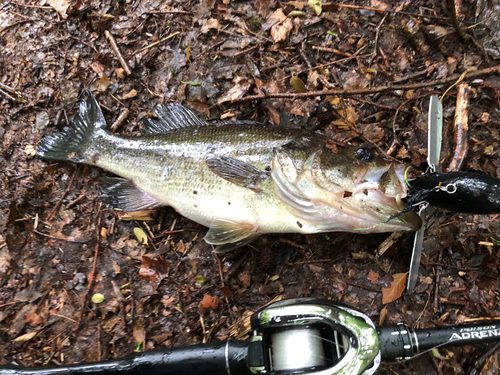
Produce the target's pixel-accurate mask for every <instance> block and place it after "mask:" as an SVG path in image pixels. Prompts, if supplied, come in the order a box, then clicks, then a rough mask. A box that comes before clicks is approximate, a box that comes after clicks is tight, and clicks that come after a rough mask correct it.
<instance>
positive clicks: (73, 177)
mask: <svg viewBox="0 0 500 375" xmlns="http://www.w3.org/2000/svg"><path fill="white" fill-rule="evenodd" d="M77 172H78V166H77V167H76V168H75V171H74V172H73V176H71V180H70V181H69V184H68V187H67V188H66V190H64V193H63V195H62V196H61V198H60V199H59V202H57V204H56V205H55V206H54V208H53V209H52V211H50V214H49V216H47V218H46V219H45V220H47V221H49V220H50V219H52V216H54V214H55V212H56V210H57V209H58V208H59V206H60V205H61V202H62V200H63V199H64V197H65V196H66V194H68V191H69V189H70V188H71V185H73V180H74V179H75V176H76V173H77Z"/></svg>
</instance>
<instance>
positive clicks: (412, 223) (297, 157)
mask: <svg viewBox="0 0 500 375" xmlns="http://www.w3.org/2000/svg"><path fill="white" fill-rule="evenodd" d="M155 114H156V116H157V117H156V118H146V119H145V120H143V126H144V129H143V130H142V132H143V136H141V137H130V136H123V135H118V134H115V133H113V132H111V130H109V129H108V127H107V125H106V121H105V119H104V116H103V114H102V112H101V109H100V107H99V105H98V103H97V101H96V99H95V98H94V96H93V95H92V93H91V92H90V91H86V92H85V93H84V100H83V101H82V103H81V104H80V108H79V113H78V114H77V115H76V116H75V118H74V119H73V121H72V123H71V127H70V128H67V129H65V131H63V132H59V133H55V134H52V135H49V136H47V137H45V138H43V139H42V140H41V141H40V143H39V144H38V147H37V152H38V155H40V156H41V157H44V158H47V159H54V160H68V161H72V162H75V163H86V164H90V165H95V166H98V167H101V168H103V169H105V170H108V171H110V172H113V173H114V174H116V175H118V176H119V177H107V178H105V179H104V181H103V182H102V184H101V186H102V191H103V194H102V199H103V201H104V202H105V203H106V204H107V205H108V206H109V207H110V208H112V209H113V210H121V211H136V210H143V209H152V208H156V207H159V206H166V205H168V206H172V207H174V208H175V209H176V210H177V212H179V213H180V214H182V215H184V216H186V217H187V218H189V219H191V220H193V221H196V222H197V223H200V224H202V225H205V226H207V227H209V231H208V233H207V235H206V236H205V241H206V242H208V243H209V244H213V245H218V247H217V251H218V252H224V251H229V250H232V249H234V248H236V247H239V246H242V245H245V244H247V243H249V242H250V241H252V240H253V239H255V238H256V237H257V236H259V235H260V234H264V233H319V232H331V231H347V232H352V231H357V232H359V233H376V232H392V231H414V230H417V229H418V228H419V227H420V225H421V220H420V218H419V217H418V215H416V214H415V213H414V212H413V211H409V212H406V213H405V214H403V215H399V216H397V217H396V218H393V219H391V220H389V221H387V220H388V219H389V218H391V217H393V216H395V215H396V214H398V213H400V212H401V211H402V210H403V209H404V208H405V207H406V205H405V203H404V202H403V200H402V199H403V198H404V197H405V196H406V194H407V190H406V184H405V182H404V171H405V166H404V165H403V164H399V163H396V162H394V161H388V160H384V159H382V158H381V157H378V156H374V155H372V154H371V153H370V152H369V151H367V150H363V149H361V150H360V149H359V148H357V147H354V146H346V147H331V146H329V143H328V142H329V139H328V138H326V137H324V136H322V135H320V134H316V133H311V132H307V131H305V130H302V129H294V128H285V127H280V126H270V125H264V124H260V123H254V122H248V121H236V122H225V123H224V124H223V125H213V124H207V123H206V121H203V120H201V119H200V118H199V117H197V116H196V114H194V113H193V112H192V111H190V110H188V109H186V108H185V107H183V106H181V105H179V104H173V105H168V106H164V105H158V106H157V107H156V108H155ZM386 221H387V222H386Z"/></svg>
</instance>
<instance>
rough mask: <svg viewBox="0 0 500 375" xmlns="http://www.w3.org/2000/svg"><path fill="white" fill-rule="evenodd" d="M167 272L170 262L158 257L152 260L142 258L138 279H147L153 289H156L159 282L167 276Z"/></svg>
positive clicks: (145, 257) (146, 257)
mask: <svg viewBox="0 0 500 375" xmlns="http://www.w3.org/2000/svg"><path fill="white" fill-rule="evenodd" d="M169 270H170V262H165V261H164V260H163V259H161V258H159V257H158V258H156V259H153V258H150V257H148V256H143V257H142V264H141V269H140V270H139V277H140V278H142V279H149V281H150V283H151V284H152V286H153V289H156V288H157V287H158V285H160V283H161V281H162V280H163V279H164V278H165V277H167V276H168V272H169Z"/></svg>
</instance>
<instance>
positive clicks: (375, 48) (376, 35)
mask: <svg viewBox="0 0 500 375" xmlns="http://www.w3.org/2000/svg"><path fill="white" fill-rule="evenodd" d="M388 14H389V13H386V14H384V17H382V20H381V21H380V22H379V24H378V26H377V28H376V29H375V30H376V32H375V44H374V46H373V54H372V57H370V61H369V62H368V66H371V65H372V62H373V59H374V58H375V57H376V56H377V47H378V35H379V33H380V28H381V27H382V24H383V23H384V21H385V19H386V18H387V15H388Z"/></svg>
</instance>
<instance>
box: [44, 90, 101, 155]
mask: <svg viewBox="0 0 500 375" xmlns="http://www.w3.org/2000/svg"><path fill="white" fill-rule="evenodd" d="M101 128H102V129H105V128H106V120H105V119H104V116H103V114H102V111H101V108H100V107H99V104H98V103H97V100H96V99H95V98H94V95H92V93H91V92H90V90H86V91H85V92H84V93H83V101H82V102H81V103H80V107H79V111H78V114H77V115H76V116H75V117H74V119H73V121H71V124H70V126H69V127H67V128H65V129H64V130H63V131H62V132H59V133H54V134H52V135H49V136H47V137H45V138H43V139H42V140H41V141H40V142H39V143H38V146H37V148H36V151H37V154H38V155H39V156H41V157H43V158H46V159H53V160H70V161H72V162H75V163H85V162H89V161H88V160H87V158H86V157H85V154H86V152H85V151H86V150H87V148H88V145H89V140H90V139H91V138H92V136H93V134H94V133H95V132H96V131H97V130H98V129H101Z"/></svg>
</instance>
